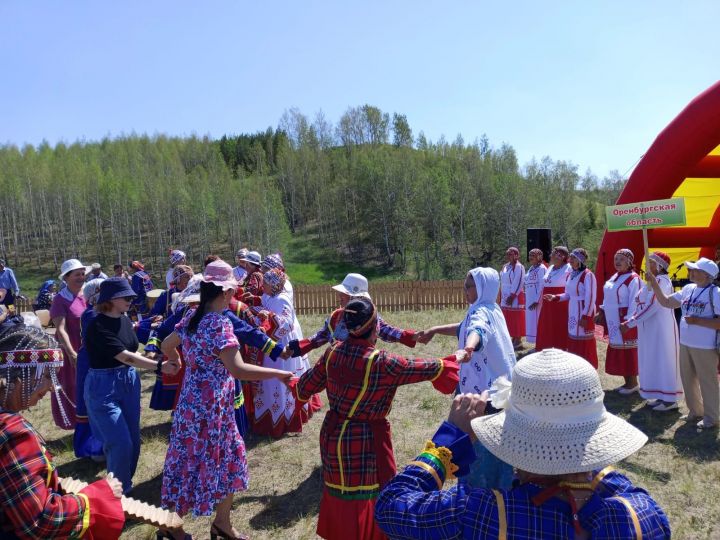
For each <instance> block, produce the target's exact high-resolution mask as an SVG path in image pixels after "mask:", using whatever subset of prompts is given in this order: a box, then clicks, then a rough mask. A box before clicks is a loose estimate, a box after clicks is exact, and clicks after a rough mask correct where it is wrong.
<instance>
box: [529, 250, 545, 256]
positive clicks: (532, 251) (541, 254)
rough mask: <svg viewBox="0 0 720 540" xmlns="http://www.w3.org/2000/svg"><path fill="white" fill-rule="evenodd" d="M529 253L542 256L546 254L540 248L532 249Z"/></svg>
mask: <svg viewBox="0 0 720 540" xmlns="http://www.w3.org/2000/svg"><path fill="white" fill-rule="evenodd" d="M528 255H540V257H543V256H544V254H543V251H542V249H538V248H535V249H531V250H530V253H529V254H528Z"/></svg>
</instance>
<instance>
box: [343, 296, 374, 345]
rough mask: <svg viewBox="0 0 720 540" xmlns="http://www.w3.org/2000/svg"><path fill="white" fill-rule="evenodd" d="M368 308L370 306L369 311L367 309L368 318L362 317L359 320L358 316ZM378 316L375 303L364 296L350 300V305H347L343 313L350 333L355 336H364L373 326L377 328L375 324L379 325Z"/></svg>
mask: <svg viewBox="0 0 720 540" xmlns="http://www.w3.org/2000/svg"><path fill="white" fill-rule="evenodd" d="M367 308H370V309H369V311H367V315H368V317H367V319H365V320H362V317H360V318H359V320H358V317H357V316H358V315H361V314H363V312H365V311H366V310H367ZM377 317H378V315H377V309H376V308H375V304H373V303H372V302H371V301H370V300H368V299H367V298H362V297H360V298H354V299H353V300H351V301H350V302H348V305H347V306H345V310H344V313H343V320H344V321H345V326H346V327H347V329H348V332H349V333H350V335H351V336H353V337H360V336H363V335H365V334H367V333H368V331H369V330H370V329H371V328H375V326H377ZM353 323H354V325H353Z"/></svg>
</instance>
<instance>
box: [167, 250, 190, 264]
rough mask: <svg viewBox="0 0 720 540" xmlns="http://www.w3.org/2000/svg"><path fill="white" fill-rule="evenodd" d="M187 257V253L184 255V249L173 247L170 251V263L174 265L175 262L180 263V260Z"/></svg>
mask: <svg viewBox="0 0 720 540" xmlns="http://www.w3.org/2000/svg"><path fill="white" fill-rule="evenodd" d="M185 259H187V255H185V252H184V251H181V250H179V249H173V250H172V251H170V264H171V265H173V266H175V265H176V264H178V263H180V262H181V261H184V260H185Z"/></svg>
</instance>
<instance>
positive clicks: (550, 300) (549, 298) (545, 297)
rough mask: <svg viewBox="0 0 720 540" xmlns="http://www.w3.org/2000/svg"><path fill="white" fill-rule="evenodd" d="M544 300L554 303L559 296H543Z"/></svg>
mask: <svg viewBox="0 0 720 540" xmlns="http://www.w3.org/2000/svg"><path fill="white" fill-rule="evenodd" d="M543 300H545V301H546V302H554V301H555V300H557V296H555V295H554V294H543Z"/></svg>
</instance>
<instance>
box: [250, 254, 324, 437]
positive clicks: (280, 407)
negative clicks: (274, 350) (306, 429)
mask: <svg viewBox="0 0 720 540" xmlns="http://www.w3.org/2000/svg"><path fill="white" fill-rule="evenodd" d="M263 279H264V283H263V289H264V291H265V292H264V293H263V296H262V305H261V308H260V310H259V311H257V318H258V319H259V320H260V321H267V322H268V323H269V324H270V327H269V328H268V330H267V334H268V336H269V337H271V338H273V339H274V340H276V341H277V344H278V345H280V346H281V347H284V346H285V345H287V343H288V342H289V341H290V340H291V339H302V329H301V328H300V323H299V322H298V320H297V317H296V316H295V310H294V308H293V306H292V303H291V302H290V297H289V296H288V294H287V293H286V292H285V291H284V290H283V289H284V285H285V283H284V282H285V273H284V272H283V271H282V270H279V269H277V268H274V269H272V270H268V271H267V272H265V274H264V276H263ZM258 360H259V362H261V365H263V366H266V367H270V366H277V367H278V368H280V369H283V370H285V371H291V372H293V373H294V374H295V375H297V376H298V377H299V376H300V375H302V374H303V373H305V372H306V371H307V370H308V369H310V363H309V361H308V358H307V356H306V355H301V356H294V357H291V358H287V359H285V358H281V359H280V360H277V359H272V358H266V357H265V355H264V354H263V356H262V358H261V359H258ZM321 406H322V403H321V401H320V397H319V396H314V397H313V399H312V400H310V401H309V402H307V403H304V404H303V405H302V407H297V408H296V406H295V400H294V399H293V396H292V393H291V392H290V391H289V390H288V389H287V388H286V387H285V386H284V385H283V384H282V383H280V382H278V381H273V380H267V381H262V382H260V383H258V384H256V385H254V386H253V406H252V413H253V414H252V416H251V419H250V424H251V426H252V431H253V433H256V434H258V435H270V436H271V437H276V438H277V437H281V436H282V435H283V434H285V433H299V432H301V431H302V426H303V424H304V423H306V422H307V421H308V420H309V418H310V417H311V416H312V414H313V413H314V412H315V411H317V410H319V409H320V407H321Z"/></svg>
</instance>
